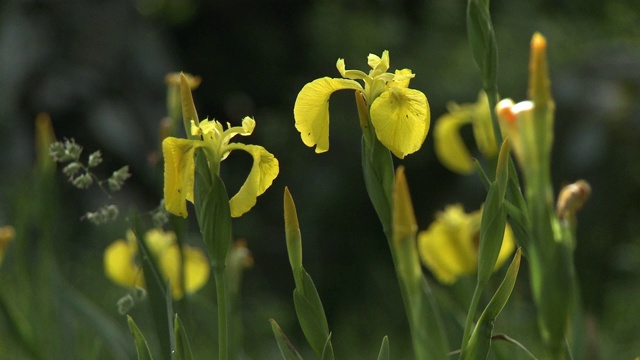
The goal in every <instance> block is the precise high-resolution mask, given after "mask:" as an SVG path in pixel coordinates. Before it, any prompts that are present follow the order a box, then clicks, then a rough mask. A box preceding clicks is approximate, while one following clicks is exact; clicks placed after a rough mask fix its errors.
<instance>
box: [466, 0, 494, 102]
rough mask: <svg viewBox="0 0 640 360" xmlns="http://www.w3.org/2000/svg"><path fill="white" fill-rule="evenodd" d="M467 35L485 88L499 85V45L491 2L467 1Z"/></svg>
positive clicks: (482, 0)
mask: <svg viewBox="0 0 640 360" xmlns="http://www.w3.org/2000/svg"><path fill="white" fill-rule="evenodd" d="M467 36H468V38H469V44H470V45H471V53H472V55H473V59H474V60H475V62H476V65H477V66H478V68H480V74H481V75H482V86H483V88H484V89H485V90H488V89H495V88H496V87H497V84H496V83H497V68H498V45H497V43H496V39H495V34H494V31H493V24H492V23H491V16H490V14H489V2H488V1H486V0H469V2H468V3H467Z"/></svg>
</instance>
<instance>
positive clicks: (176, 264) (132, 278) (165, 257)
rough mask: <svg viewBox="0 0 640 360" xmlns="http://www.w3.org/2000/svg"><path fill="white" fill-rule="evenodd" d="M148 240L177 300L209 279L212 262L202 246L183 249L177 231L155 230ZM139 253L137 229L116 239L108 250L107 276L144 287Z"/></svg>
mask: <svg viewBox="0 0 640 360" xmlns="http://www.w3.org/2000/svg"><path fill="white" fill-rule="evenodd" d="M144 241H145V245H146V246H147V248H148V249H149V252H150V253H151V255H152V256H153V257H154V259H155V260H156V263H157V264H158V267H159V268H160V272H161V273H162V276H163V279H164V280H165V281H169V282H170V284H171V295H172V296H173V298H174V299H181V298H182V297H183V296H184V292H183V290H184V291H186V292H187V293H194V292H196V291H198V290H199V289H201V288H202V287H203V286H204V285H205V284H206V283H207V281H208V280H209V273H210V265H209V260H208V259H207V257H206V255H205V254H204V253H203V252H202V250H200V249H199V248H195V247H192V246H189V245H183V246H182V249H180V247H179V246H178V243H177V242H176V234H175V233H174V232H171V231H168V232H165V231H163V230H162V229H151V230H149V231H147V232H146V233H145V235H144ZM180 250H182V251H180ZM137 256H138V243H137V241H136V238H135V235H134V233H133V231H131V230H129V231H127V236H126V240H123V239H119V240H116V241H115V242H113V243H112V244H111V245H109V246H108V247H107V249H106V250H105V252H104V271H105V274H106V276H107V277H108V278H110V279H111V280H112V281H114V282H115V283H117V284H120V285H124V286H127V287H134V286H137V287H142V288H144V287H145V283H144V275H143V274H142V266H141V265H140V264H139V263H138V261H137ZM183 259H184V263H183V261H182V260H183ZM183 279H184V286H183Z"/></svg>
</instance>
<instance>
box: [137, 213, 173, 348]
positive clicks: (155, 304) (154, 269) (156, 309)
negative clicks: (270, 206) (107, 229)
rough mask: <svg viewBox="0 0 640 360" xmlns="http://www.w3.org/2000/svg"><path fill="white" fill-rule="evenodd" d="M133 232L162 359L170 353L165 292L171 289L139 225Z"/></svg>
mask: <svg viewBox="0 0 640 360" xmlns="http://www.w3.org/2000/svg"><path fill="white" fill-rule="evenodd" d="M134 219H135V217H134ZM133 232H134V234H135V236H136V240H137V243H138V249H140V254H141V260H142V272H143V274H144V283H145V285H146V290H147V295H148V299H149V305H150V307H151V315H152V317H153V323H154V325H155V326H154V328H155V331H156V335H157V337H158V340H159V342H160V349H161V350H160V353H161V354H162V356H161V358H164V356H165V354H170V353H171V336H172V335H171V329H170V327H171V326H170V322H169V321H167V314H168V313H169V311H170V310H169V309H168V306H170V304H169V303H167V291H169V292H170V291H171V289H170V287H169V286H168V284H166V283H165V281H164V279H163V278H162V272H161V271H160V268H159V266H158V264H157V262H156V259H155V258H154V257H153V256H152V255H151V253H150V251H149V248H148V247H147V244H146V242H145V241H144V239H143V237H144V235H142V234H143V232H142V230H141V225H140V224H137V223H134V224H133ZM168 325H169V326H168Z"/></svg>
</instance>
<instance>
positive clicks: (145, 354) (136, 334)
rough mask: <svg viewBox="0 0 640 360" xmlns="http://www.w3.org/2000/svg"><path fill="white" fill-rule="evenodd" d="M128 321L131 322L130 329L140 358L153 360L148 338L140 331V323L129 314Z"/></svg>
mask: <svg viewBox="0 0 640 360" xmlns="http://www.w3.org/2000/svg"><path fill="white" fill-rule="evenodd" d="M127 322H128V323H129V329H131V333H132V334H133V340H134V341H135V343H136V351H137V352H138V360H153V357H152V356H151V351H150V350H149V345H148V344H147V340H146V339H145V338H144V335H142V332H140V329H139V328H138V325H136V323H135V321H133V318H132V317H131V316H129V315H127Z"/></svg>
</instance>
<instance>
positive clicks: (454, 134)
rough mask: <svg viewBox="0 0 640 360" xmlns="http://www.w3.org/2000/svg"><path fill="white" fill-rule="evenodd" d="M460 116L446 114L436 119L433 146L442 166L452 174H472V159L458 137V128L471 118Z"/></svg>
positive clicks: (458, 114)
mask: <svg viewBox="0 0 640 360" xmlns="http://www.w3.org/2000/svg"><path fill="white" fill-rule="evenodd" d="M460 115H461V114H460V113H459V112H457V113H451V114H449V113H448V114H445V115H443V116H441V117H440V118H439V119H438V121H437V122H436V125H435V129H434V133H433V145H434V147H435V151H436V156H438V160H440V162H441V163H442V165H444V166H445V167H446V168H447V169H449V170H451V171H453V172H456V173H459V174H465V175H466V174H471V173H472V172H473V159H472V157H471V154H470V153H469V150H467V146H466V145H465V144H464V141H463V140H462V137H461V136H460V128H461V127H462V125H465V124H468V123H469V122H470V121H471V118H470V117H468V116H464V115H463V116H460Z"/></svg>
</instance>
